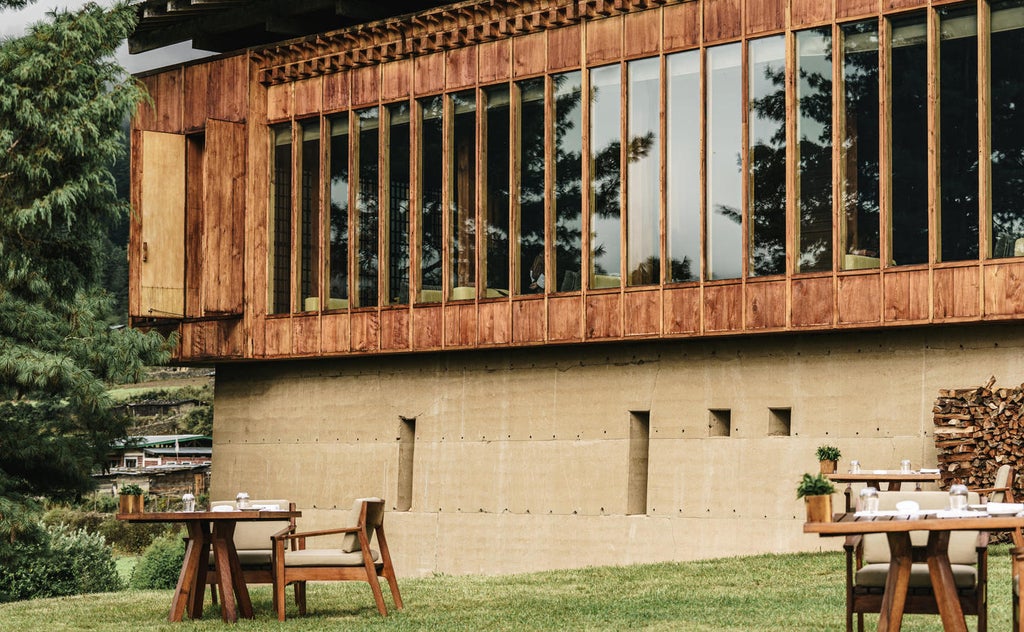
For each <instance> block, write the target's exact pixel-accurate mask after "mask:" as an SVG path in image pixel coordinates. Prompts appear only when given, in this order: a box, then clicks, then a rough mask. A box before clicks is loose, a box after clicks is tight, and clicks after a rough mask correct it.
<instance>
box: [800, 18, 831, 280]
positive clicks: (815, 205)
mask: <svg viewBox="0 0 1024 632" xmlns="http://www.w3.org/2000/svg"><path fill="white" fill-rule="evenodd" d="M796 50H797V60H796V62H797V69H796V72H797V80H796V91H797V94H796V97H797V118H796V125H797V129H796V134H797V140H798V141H799V145H798V149H799V152H800V158H799V162H798V163H797V167H798V171H797V177H798V178H799V186H798V187H797V191H799V196H798V198H797V209H798V211H797V212H798V217H799V222H800V223H799V228H800V256H799V257H798V259H797V262H796V270H795V271H796V272H822V271H829V270H831V269H832V29H829V28H820V29H813V30H809V31H800V32H798V33H797V34H796Z"/></svg>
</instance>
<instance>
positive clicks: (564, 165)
mask: <svg viewBox="0 0 1024 632" xmlns="http://www.w3.org/2000/svg"><path fill="white" fill-rule="evenodd" d="M551 83H552V87H553V91H554V99H555V103H554V121H553V124H552V128H553V129H552V137H553V139H554V148H553V160H554V162H555V164H554V185H555V190H554V191H552V206H553V208H552V216H553V217H554V224H555V231H554V241H555V252H554V255H555V261H554V264H555V272H554V273H553V274H551V275H548V276H549V277H553V278H552V283H553V285H552V291H559V292H571V291H574V290H579V289H580V285H581V281H580V279H581V275H582V273H583V264H582V253H583V206H582V201H583V84H582V82H581V74H580V73H579V72H569V73H565V74H560V75H555V76H554V77H552V78H551Z"/></svg>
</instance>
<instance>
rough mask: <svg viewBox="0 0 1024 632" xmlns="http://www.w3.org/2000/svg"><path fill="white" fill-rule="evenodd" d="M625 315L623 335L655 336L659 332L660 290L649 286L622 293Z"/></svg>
mask: <svg viewBox="0 0 1024 632" xmlns="http://www.w3.org/2000/svg"><path fill="white" fill-rule="evenodd" d="M622 301H623V303H622V304H623V306H624V308H623V309H624V310H625V314H626V317H625V318H624V319H623V329H624V331H623V332H622V333H623V335H626V336H656V335H658V334H660V333H661V290H659V289H658V288H656V287H655V288H651V289H649V290H642V291H638V292H626V293H625V294H624V295H623V299H622Z"/></svg>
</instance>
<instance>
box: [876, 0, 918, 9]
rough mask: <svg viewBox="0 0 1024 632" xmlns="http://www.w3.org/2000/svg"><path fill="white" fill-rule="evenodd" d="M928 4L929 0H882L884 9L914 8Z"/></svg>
mask: <svg viewBox="0 0 1024 632" xmlns="http://www.w3.org/2000/svg"><path fill="white" fill-rule="evenodd" d="M926 6H928V0H882V9H883V10H889V9H914V8H918V7H926Z"/></svg>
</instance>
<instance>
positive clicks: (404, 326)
mask: <svg viewBox="0 0 1024 632" xmlns="http://www.w3.org/2000/svg"><path fill="white" fill-rule="evenodd" d="M409 320H410V318H409V308H407V307H403V308H400V309H384V310H381V313H380V348H381V351H402V350H407V349H409Z"/></svg>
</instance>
